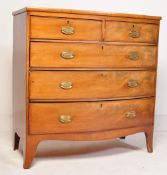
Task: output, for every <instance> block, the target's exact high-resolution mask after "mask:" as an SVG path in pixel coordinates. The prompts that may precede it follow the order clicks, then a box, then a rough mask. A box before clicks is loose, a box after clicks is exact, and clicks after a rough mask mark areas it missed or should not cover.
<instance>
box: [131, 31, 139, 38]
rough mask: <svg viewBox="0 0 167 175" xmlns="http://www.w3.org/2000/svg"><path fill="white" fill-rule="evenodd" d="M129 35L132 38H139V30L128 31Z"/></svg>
mask: <svg viewBox="0 0 167 175" xmlns="http://www.w3.org/2000/svg"><path fill="white" fill-rule="evenodd" d="M129 36H130V37H132V38H139V37H140V32H139V31H135V30H133V31H130V33H129Z"/></svg>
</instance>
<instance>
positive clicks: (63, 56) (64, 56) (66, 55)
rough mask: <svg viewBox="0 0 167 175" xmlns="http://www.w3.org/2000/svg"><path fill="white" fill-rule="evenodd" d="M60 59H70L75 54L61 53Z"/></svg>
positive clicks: (69, 52) (70, 52)
mask: <svg viewBox="0 0 167 175" xmlns="http://www.w3.org/2000/svg"><path fill="white" fill-rule="evenodd" d="M61 57H62V58H64V59H72V58H74V57H75V54H74V53H73V52H72V51H63V52H62V53H61Z"/></svg>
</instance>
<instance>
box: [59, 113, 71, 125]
mask: <svg viewBox="0 0 167 175" xmlns="http://www.w3.org/2000/svg"><path fill="white" fill-rule="evenodd" d="M59 122H61V123H65V124H66V123H70V122H72V116H71V115H61V116H60V117H59Z"/></svg>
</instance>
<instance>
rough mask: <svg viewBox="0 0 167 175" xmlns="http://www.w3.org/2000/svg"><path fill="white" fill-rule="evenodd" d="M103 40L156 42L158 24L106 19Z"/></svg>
mask: <svg viewBox="0 0 167 175" xmlns="http://www.w3.org/2000/svg"><path fill="white" fill-rule="evenodd" d="M105 41H118V42H141V43H157V42H158V26H157V25H155V24H144V23H129V22H114V21H107V22H106V30H105Z"/></svg>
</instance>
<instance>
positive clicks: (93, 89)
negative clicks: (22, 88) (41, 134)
mask: <svg viewBox="0 0 167 175" xmlns="http://www.w3.org/2000/svg"><path fill="white" fill-rule="evenodd" d="M154 86H155V72H154V71H33V72H31V73H30V99H31V100H33V99H36V100H79V99H83V100H84V99H88V100H89V99H105V98H123V97H136V96H153V95H154V91H155V88H154Z"/></svg>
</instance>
